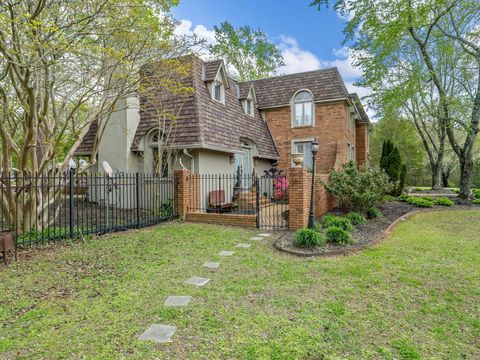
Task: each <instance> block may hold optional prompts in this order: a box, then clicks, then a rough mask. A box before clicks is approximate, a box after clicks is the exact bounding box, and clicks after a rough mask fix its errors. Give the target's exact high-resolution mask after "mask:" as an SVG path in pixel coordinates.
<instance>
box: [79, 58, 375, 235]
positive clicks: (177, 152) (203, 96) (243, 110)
mask: <svg viewBox="0 0 480 360" xmlns="http://www.w3.org/2000/svg"><path fill="white" fill-rule="evenodd" d="M181 60H182V61H184V62H185V64H186V65H187V67H188V68H189V69H190V71H188V74H186V75H184V76H183V77H182V79H180V80H181V82H182V83H183V84H184V85H186V86H188V87H191V88H192V90H193V91H192V92H190V93H188V94H184V95H181V96H180V95H171V94H167V95H165V94H164V93H162V90H161V87H159V86H158V85H157V84H158V83H159V81H161V75H158V74H157V71H156V70H155V68H154V67H147V68H145V69H144V74H148V78H149V79H153V81H150V82H149V83H148V84H145V86H144V88H145V89H144V91H142V93H141V95H140V96H139V98H137V97H132V98H128V99H126V100H124V101H123V102H121V103H119V104H118V105H117V108H116V111H114V112H113V113H112V114H111V115H110V117H109V121H108V122H107V124H106V125H105V126H104V128H103V129H102V132H103V135H102V136H101V137H99V136H97V135H98V129H97V127H98V125H97V124H93V125H92V126H91V127H90V129H89V131H88V133H87V135H86V137H85V139H84V141H83V143H82V144H81V146H80V147H79V149H78V150H77V153H76V155H82V156H90V155H91V153H92V148H93V145H94V142H95V141H99V143H98V154H97V162H96V163H97V164H102V162H103V161H105V160H106V161H108V162H109V163H110V165H111V166H112V167H113V168H114V169H117V170H119V171H122V172H125V173H134V172H140V173H152V172H156V173H160V174H161V175H169V174H173V173H174V172H175V171H187V172H188V173H189V174H199V175H205V174H207V175H208V174H227V175H231V176H233V175H235V174H238V173H239V169H240V172H241V173H242V174H247V175H248V174H250V175H251V174H256V175H257V176H258V175H259V176H262V175H263V174H264V172H265V171H267V170H269V169H271V168H272V167H275V168H277V169H280V170H282V171H283V174H285V175H286V176H288V177H289V180H290V183H291V184H292V185H293V184H297V186H300V188H299V191H297V192H296V193H297V194H298V193H301V194H302V195H300V196H299V197H297V198H295V199H293V198H291V202H290V214H292V209H297V210H298V211H297V212H298V213H299V214H300V215H299V216H297V217H291V218H290V224H289V225H290V228H299V227H302V226H304V225H305V209H306V204H307V200H308V197H309V195H308V194H309V192H308V189H307V188H308V186H305V184H308V183H309V182H310V181H309V180H308V179H307V178H306V176H308V171H309V170H310V169H311V168H312V154H311V143H312V140H313V139H314V138H316V139H317V141H318V142H319V144H320V150H319V152H318V154H317V158H316V169H317V176H319V177H321V178H324V179H325V178H326V177H328V174H329V173H330V172H331V170H332V169H334V168H339V167H340V166H341V164H343V163H345V162H347V161H350V160H352V161H356V162H357V164H358V165H359V166H360V167H363V166H365V164H366V163H367V162H368V159H369V134H370V122H369V119H368V116H367V114H366V112H365V110H364V108H363V106H362V104H361V102H360V99H359V98H358V96H357V95H356V94H350V93H348V91H347V88H346V86H345V84H344V82H343V80H342V78H341V76H340V74H339V72H338V70H337V69H336V68H330V69H322V70H316V71H309V72H304V73H298V74H291V75H283V76H276V77H271V78H266V79H261V80H255V81H247V82H237V81H235V80H233V79H231V78H229V77H228V76H227V73H226V71H225V65H224V63H223V61H221V60H216V61H203V60H201V59H200V58H198V57H196V56H186V57H184V58H181ZM157 77H158V79H157ZM160 110H161V111H160ZM159 113H162V114H164V113H171V114H175V120H174V121H173V122H172V120H171V119H170V120H169V119H167V120H165V118H162V121H160V122H159ZM165 125H168V129H169V132H168V144H166V142H167V141H166V140H164V139H165V138H166V136H165V135H164V133H163V131H164V130H165V128H166V126H165ZM98 138H100V140H98ZM161 142H165V144H166V145H167V146H166V147H167V148H168V154H169V155H168V157H167V158H165V159H163V158H162V159H160V158H159V156H160V155H158V154H159V153H161V152H160V151H158V146H159V143H161ZM292 153H303V154H304V158H305V160H304V164H303V166H304V168H305V170H302V171H301V172H299V171H298V170H299V169H298V168H297V169H293V170H295V171H293V170H292V165H293V163H292V160H291V158H292V156H291V155H292ZM162 156H163V155H162ZM159 164H161V166H160V167H159V166H158V165H159ZM96 170H100V169H98V168H97V169H95V168H94V169H93V171H96ZM300 170H301V169H300ZM237 176H238V175H237ZM253 179H254V177H253V176H250V177H248V178H246V179H244V180H242V191H243V192H242V193H241V196H239V197H237V195H233V193H234V192H235V191H236V190H234V185H233V183H231V184H230V185H226V186H225V189H224V192H225V198H226V201H233V200H235V201H239V200H242V201H243V205H244V210H245V209H246V210H248V209H252V207H255V205H254V204H255V201H256V200H255V193H254V192H253V190H252V189H253V187H254V186H253ZM183 180H185V179H183ZM197 180H198V177H197ZM180 183H181V184H186V183H185V182H180ZM299 184H300V185H299ZM182 186H183V185H182ZM192 186H193V187H192ZM212 186H213V187H214V188H208V187H207V185H205V186H198V184H193V185H192V184H190V185H188V184H187V185H185V186H183V187H182V189H184V191H183V195H181V196H182V199H183V198H184V197H185V199H183V200H182V201H180V203H184V204H186V202H187V200H188V201H189V202H190V205H189V206H186V207H185V209H187V208H188V207H190V208H192V206H191V203H192V202H195V203H196V205H194V206H193V208H198V209H199V208H204V209H205V208H207V207H208V204H207V202H208V201H209V200H208V199H209V194H210V193H212V190H218V189H219V185H217V182H215V183H214V184H213V185H212ZM274 186H275V181H270V182H267V181H265V182H263V188H262V190H261V191H260V193H261V194H262V196H264V197H262V199H261V205H262V206H263V205H265V207H267V205H268V204H269V203H270V199H273V198H272V193H273V189H274ZM197 188H198V189H200V188H202V189H203V190H202V189H200V190H197ZM222 191H223V190H222ZM256 191H257V195H258V190H256ZM199 192H201V193H199ZM315 195H316V200H315V202H316V203H318V204H319V205H318V206H317V207H316V209H315V215H316V216H319V215H321V214H323V213H325V212H327V211H328V210H329V209H331V208H332V206H333V205H334V201H333V200H332V199H331V198H330V197H329V196H328V194H326V193H325V191H324V190H323V189H322V190H320V191H317V192H316V194H315ZM232 199H233V200H232ZM273 203H274V201H273ZM258 208H259V207H258V206H257V212H258V211H260V210H258ZM207 210H208V209H207ZM185 211H187V210H185ZM284 212H285V211H284V210H282V211H281V213H282V214H283V213H284ZM242 214H244V213H242ZM282 214H280V212H279V213H278V216H277V218H280V217H282V219H284V220H285V217H284V216H283V215H282ZM204 215H207V214H204ZM208 215H209V216H210V218H215V219H217V218H218V216H216V215H215V216H214V215H213V214H208ZM190 216H191V218H195V219H197V218H198V217H199V216H200V215H199V214H198V212H196V213H195V214H193V213H192V212H191V213H190ZM248 216H250V215H248ZM248 216H247V217H246V218H242V219H241V220H239V218H236V220H235V221H234V222H235V223H240V224H245V223H252V222H255V218H253V219H252V217H248ZM269 216H270V215H269ZM269 216H267V217H269ZM222 221H224V220H222ZM232 221H233V220H232ZM257 221H258V219H257ZM285 221H287V222H288V220H285Z"/></svg>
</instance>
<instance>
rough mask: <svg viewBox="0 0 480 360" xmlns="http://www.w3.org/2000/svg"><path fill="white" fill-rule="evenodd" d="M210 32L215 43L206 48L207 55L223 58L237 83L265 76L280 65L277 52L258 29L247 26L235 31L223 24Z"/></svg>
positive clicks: (278, 52)
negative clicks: (213, 35) (207, 49)
mask: <svg viewBox="0 0 480 360" xmlns="http://www.w3.org/2000/svg"><path fill="white" fill-rule="evenodd" d="M214 29H215V40H216V41H217V43H216V44H215V45H212V46H210V52H211V54H212V55H214V56H216V57H219V58H223V59H224V60H225V62H226V63H227V65H229V66H230V67H232V68H233V72H234V73H233V74H232V75H233V76H234V77H236V78H238V80H240V81H245V80H255V79H260V78H264V77H268V76H271V75H274V74H275V73H276V71H277V70H278V68H279V67H280V66H282V65H283V57H282V53H281V51H280V49H279V48H278V47H277V46H276V45H274V44H273V43H271V42H270V41H269V39H268V36H267V35H266V34H265V33H264V32H262V31H260V30H259V29H256V30H255V29H252V28H251V27H250V26H242V27H240V28H235V27H234V26H233V25H232V24H230V23H229V22H227V21H225V22H222V23H221V24H220V26H215V27H214Z"/></svg>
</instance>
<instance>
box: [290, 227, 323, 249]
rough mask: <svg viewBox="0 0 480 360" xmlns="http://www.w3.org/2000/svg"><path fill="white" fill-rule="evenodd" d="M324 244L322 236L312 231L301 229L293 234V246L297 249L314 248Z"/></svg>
mask: <svg viewBox="0 0 480 360" xmlns="http://www.w3.org/2000/svg"><path fill="white" fill-rule="evenodd" d="M324 243H325V239H324V237H323V235H322V234H320V233H318V232H317V231H315V230H313V229H301V230H298V231H297V233H296V234H295V245H296V246H298V247H314V246H319V245H322V244H324Z"/></svg>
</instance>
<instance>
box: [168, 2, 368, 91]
mask: <svg viewBox="0 0 480 360" xmlns="http://www.w3.org/2000/svg"><path fill="white" fill-rule="evenodd" d="M310 3H311V0H281V1H278V0H277V1H273V0H256V1H255V0H181V1H180V5H179V6H178V7H176V8H174V9H173V15H174V17H175V18H176V19H177V20H180V21H182V23H181V25H180V26H179V27H178V28H177V31H178V33H180V34H186V33H195V34H196V35H197V36H199V37H200V38H203V39H205V40H206V41H207V42H210V43H211V42H212V41H214V38H213V26H214V25H217V24H220V23H221V22H222V21H225V20H226V21H229V22H230V23H232V24H233V25H234V26H236V27H239V26H242V25H250V26H251V27H253V28H260V29H261V30H262V31H264V32H266V33H267V34H268V36H269V38H270V40H271V41H272V42H274V43H276V44H277V45H279V46H280V48H281V49H282V53H283V56H284V61H285V63H286V66H285V67H283V68H282V69H280V72H281V73H294V72H300V71H308V70H315V69H319V68H327V67H332V66H336V67H338V69H339V70H340V73H341V74H342V77H343V79H344V81H345V83H346V85H347V87H348V88H349V90H350V91H356V92H358V93H359V94H360V96H364V95H367V94H368V90H366V89H361V88H357V87H355V86H354V85H353V83H354V82H355V80H356V79H358V77H359V76H361V72H360V71H359V70H358V69H356V68H355V67H354V66H353V58H352V54H351V53H350V51H349V49H348V47H346V46H343V45H342V40H343V33H342V30H343V28H344V25H345V22H344V20H343V19H342V18H341V17H340V16H339V15H338V14H336V13H335V11H334V10H333V9H331V8H330V9H325V8H322V9H321V10H320V11H318V10H317V9H316V8H315V7H311V6H309V4H310Z"/></svg>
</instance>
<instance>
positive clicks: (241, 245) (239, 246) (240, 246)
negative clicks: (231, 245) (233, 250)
mask: <svg viewBox="0 0 480 360" xmlns="http://www.w3.org/2000/svg"><path fill="white" fill-rule="evenodd" d="M250 245H251V244H244V243H240V244H237V245H235V247H238V248H242V249H248V248H249V247H250Z"/></svg>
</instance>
